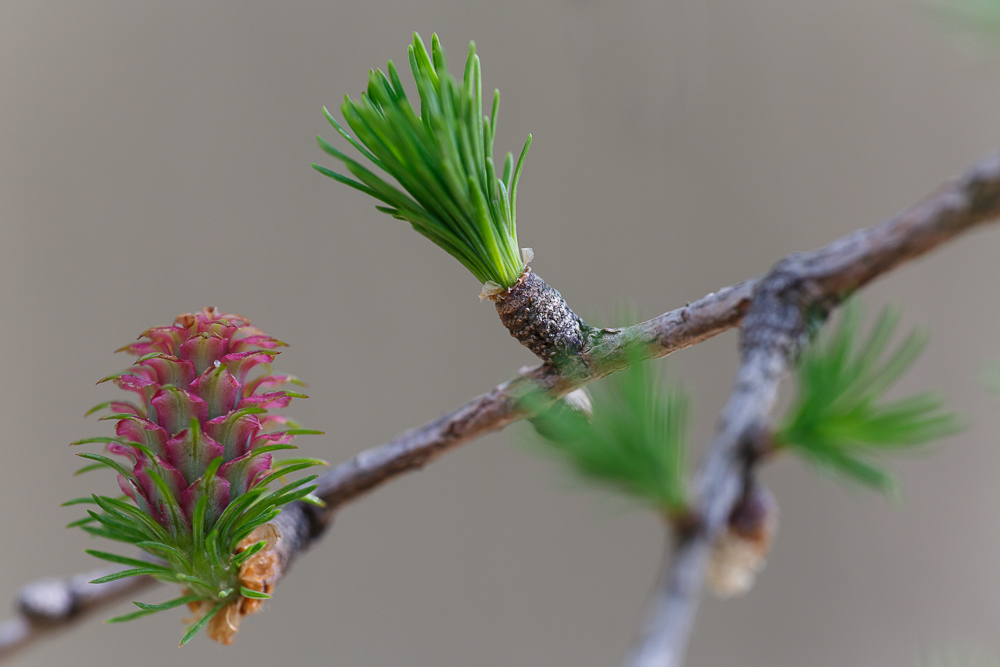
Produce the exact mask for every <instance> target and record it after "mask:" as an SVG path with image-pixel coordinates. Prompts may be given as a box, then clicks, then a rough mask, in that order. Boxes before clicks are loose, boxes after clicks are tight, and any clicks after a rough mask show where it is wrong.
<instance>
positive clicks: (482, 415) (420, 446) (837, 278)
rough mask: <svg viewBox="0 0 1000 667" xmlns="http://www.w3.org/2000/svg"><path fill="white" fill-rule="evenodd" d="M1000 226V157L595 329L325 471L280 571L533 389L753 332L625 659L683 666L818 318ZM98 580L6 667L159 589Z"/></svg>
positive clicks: (57, 596)
mask: <svg viewBox="0 0 1000 667" xmlns="http://www.w3.org/2000/svg"><path fill="white" fill-rule="evenodd" d="M998 216H1000V154H993V155H990V156H989V157H987V158H985V159H983V160H982V161H980V162H979V163H977V164H976V165H974V166H973V167H972V168H971V169H970V170H969V171H968V172H967V173H966V174H965V175H964V176H962V177H960V178H958V179H955V180H953V181H951V182H949V183H946V184H945V185H943V186H942V187H941V188H939V189H938V191H936V192H935V193H934V194H932V195H931V196H929V197H928V198H927V199H925V200H924V201H923V202H921V203H920V204H918V205H916V206H914V207H913V208H911V209H908V210H906V211H904V212H903V213H900V214H898V215H896V216H894V217H893V218H890V219H889V220H886V221H884V222H882V223H881V224H879V225H876V226H875V227H872V228H870V229H865V230H860V231H858V232H855V233H853V234H851V235H849V236H847V237H844V238H842V239H839V240H837V241H834V242H833V243H831V244H830V245H828V246H826V247H825V248H822V249H820V250H816V251H813V252H810V253H801V254H795V255H792V256H790V257H788V258H786V259H785V260H782V261H781V262H779V263H778V264H777V265H776V266H775V267H774V269H772V270H771V271H770V272H769V273H768V274H766V275H765V276H763V277H761V278H756V279H751V280H748V281H746V282H743V283H740V284H738V285H734V286H732V287H728V288H725V289H723V290H720V291H719V292H718V293H713V294H709V295H707V296H705V297H703V298H701V299H699V300H698V301H695V302H693V303H690V304H688V305H686V306H684V307H683V308H678V309H676V310H672V311H669V312H666V313H664V314H663V315H660V316H659V317H656V318H654V319H652V320H649V321H648V322H643V323H641V324H638V325H635V326H633V327H628V328H624V329H603V330H592V331H591V332H590V336H589V338H588V341H587V344H586V345H585V346H584V347H583V349H582V350H581V351H580V352H579V367H580V368H582V369H583V370H582V371H580V372H563V371H560V370H559V368H557V367H556V366H554V365H553V364H543V365H542V366H539V367H536V368H532V369H528V370H525V371H524V372H522V373H521V374H519V375H518V376H517V377H515V378H514V379H512V380H510V381H508V382H505V383H503V384H501V385H499V386H497V387H496V388H494V389H493V390H492V391H490V392H488V393H486V394H483V395H482V396H479V397H477V398H474V399H473V400H471V401H470V402H468V403H466V404H465V405H463V406H462V407H460V408H458V409H457V410H455V411H453V412H451V413H448V414H446V415H444V416H442V417H440V418H438V419H435V420H433V421H430V422H428V423H427V424H424V425H423V426H420V427H417V428H415V429H412V430H410V431H407V432H405V433H402V434H401V435H399V436H397V437H396V438H395V439H394V440H392V441H391V442H389V443H386V444H384V445H381V446H379V447H374V448H372V449H368V450H365V451H363V452H361V453H360V454H358V455H357V456H355V457H354V458H353V459H351V460H349V461H347V462H345V463H342V464H340V465H338V466H337V467H335V468H334V469H333V470H331V471H330V472H328V473H326V474H325V475H323V476H322V477H321V478H320V479H319V485H320V486H319V489H318V490H317V494H318V495H319V496H320V497H321V498H323V499H324V500H325V501H326V503H327V506H326V508H325V509H323V510H319V509H317V508H315V507H313V506H310V505H302V504H296V505H293V506H291V507H289V508H286V510H284V511H283V512H282V514H281V515H280V516H279V517H278V519H277V521H278V522H279V523H280V524H281V533H282V536H283V542H282V544H281V545H280V547H279V548H280V549H282V554H283V556H282V558H283V566H284V567H283V571H284V570H286V569H287V568H288V567H290V565H291V564H292V562H293V561H294V560H295V558H296V557H297V556H298V555H299V554H301V553H302V552H303V551H304V550H305V549H306V548H308V547H309V546H310V545H311V544H312V543H313V542H315V541H316V540H317V539H318V538H320V537H321V536H322V535H323V534H324V532H325V530H326V528H327V527H328V526H329V525H330V522H331V520H332V518H333V516H334V514H335V513H336V511H337V510H339V509H340V508H341V507H342V506H343V505H345V504H347V503H349V502H351V501H353V500H356V499H357V498H359V497H361V496H362V495H364V494H365V493H367V492H368V491H371V490H373V489H375V488H377V487H378V486H380V485H382V484H384V483H385V482H387V481H389V480H392V479H394V478H395V477H397V476H398V475H400V474H403V473H405V472H409V471H411V470H416V469H419V468H421V467H423V466H424V465H426V464H427V463H429V462H431V461H433V460H434V459H435V458H436V457H438V456H440V455H441V454H443V453H445V452H447V451H449V450H450V449H453V448H454V447H457V446H459V445H461V444H463V443H465V442H469V441H470V440H473V439H475V438H477V437H479V436H482V435H485V434H486V433H489V432H492V431H496V430H499V429H501V428H503V427H504V426H506V425H507V424H510V423H512V422H514V421H517V420H519V419H522V418H525V417H528V416H530V415H529V414H528V413H527V411H526V410H525V409H524V408H523V406H521V405H520V404H519V402H518V398H519V397H520V396H523V394H524V393H525V392H526V391H530V390H532V389H534V388H537V387H539V386H540V387H542V388H544V389H546V390H547V391H548V392H549V396H550V398H552V400H556V399H558V398H559V397H561V396H564V395H565V394H567V393H568V392H570V391H572V390H574V389H576V388H578V387H581V386H583V385H585V384H587V383H589V382H591V381H593V380H596V379H598V378H601V377H604V376H605V375H608V374H610V373H613V372H615V371H618V370H621V369H623V368H625V367H626V366H627V365H628V364H629V363H630V362H631V361H634V360H636V359H639V358H652V357H663V356H666V355H668V354H671V353H672V352H675V351H677V350H680V349H683V348H685V347H689V346H691V345H695V344H697V343H700V342H702V341H704V340H706V339H708V338H710V337H712V336H715V335H717V334H719V333H722V332H723V331H726V330H728V329H730V328H732V327H734V326H737V325H739V324H740V323H741V322H742V325H741V335H740V352H741V365H740V368H739V370H738V371H737V374H736V379H735V381H734V385H733V390H732V393H731V394H730V397H729V400H728V401H727V403H726V406H725V408H724V409H723V411H722V414H721V416H720V419H719V424H718V428H717V430H716V432H715V435H714V437H713V439H712V443H711V445H710V447H709V451H708V455H707V456H706V459H705V461H704V463H703V465H702V467H701V469H700V471H699V473H698V476H697V479H696V482H695V489H696V492H697V493H696V495H697V497H696V501H695V505H696V508H697V513H696V514H697V521H696V522H695V523H694V524H692V525H691V526H690V527H688V529H686V530H685V531H684V532H683V533H682V534H681V535H680V536H679V539H678V540H677V543H676V546H675V547H674V549H673V550H672V551H671V552H670V558H669V562H668V564H667V565H666V566H665V568H664V571H663V574H662V576H661V578H660V581H659V583H658V584H657V587H656V590H655V592H654V595H653V600H652V604H651V605H650V612H649V614H648V616H647V618H646V621H645V622H644V624H643V628H642V631H641V635H640V638H639V641H638V642H637V644H636V647H635V650H634V651H633V652H632V654H631V655H630V656H629V658H628V659H627V660H626V664H627V665H629V666H630V667H640V666H641V667H654V666H655V667H677V666H679V665H681V664H682V663H683V656H684V653H685V650H686V647H687V641H688V638H689V635H690V631H691V628H692V627H693V622H694V616H695V611H696V609H697V604H698V599H699V597H700V593H701V588H702V581H703V577H704V568H705V561H706V559H707V557H708V554H709V553H710V551H711V546H712V544H713V541H714V539H715V538H716V536H717V535H718V534H719V532H720V531H721V530H722V529H723V528H724V527H725V524H726V521H727V518H728V516H729V513H730V512H731V510H732V507H733V504H734V502H735V501H736V500H737V499H738V497H739V496H740V492H741V488H742V487H741V479H742V475H741V473H742V471H741V468H740V464H739V454H740V449H741V446H742V444H743V443H745V442H746V441H747V439H753V438H756V437H757V434H759V433H760V432H761V431H762V430H766V429H767V427H768V426H769V421H770V414H771V410H772V409H773V407H774V403H775V400H776V397H777V391H778V384H779V382H780V380H781V378H782V377H783V376H784V375H785V374H786V372H787V371H788V369H789V367H790V364H791V363H792V360H793V358H794V357H795V355H796V354H797V353H798V350H799V348H800V346H801V344H802V341H803V337H804V333H805V321H806V318H807V316H808V317H811V316H813V315H814V314H819V315H821V316H822V315H823V314H824V313H826V312H828V311H829V310H830V309H831V308H833V307H835V306H836V305H837V304H838V303H840V302H841V301H842V300H843V299H844V298H846V297H847V296H848V295H850V294H851V293H852V292H854V291H855V290H857V289H858V288H860V287H862V286H863V285H864V284H866V283H867V282H868V281H870V280H872V279H873V278H875V277H877V276H878V275H880V274H882V273H884V272H886V271H889V270H891V269H892V268H894V267H895V266H897V265H898V264H900V263H902V262H904V261H906V260H909V259H913V258H915V257H918V256H920V255H922V254H923V253H925V252H927V251H929V250H931V249H933V248H934V247H936V246H938V245H940V244H942V243H944V242H946V241H948V240H950V239H952V238H954V237H955V236H956V235H958V234H960V233H962V232H964V231H966V230H968V229H970V228H972V227H974V226H976V225H978V224H981V223H984V222H987V221H990V220H993V219H995V218H997V217H998ZM553 291H554V290H553ZM560 298H561V297H560ZM570 312H572V311H570ZM103 573H106V572H103ZM100 574H101V573H99V574H94V573H91V574H88V575H83V576H81V577H72V578H68V579H59V580H44V581H43V582H36V583H34V584H29V585H28V586H26V587H25V588H24V589H23V591H22V593H21V596H20V605H19V612H20V613H19V616H18V617H17V618H15V619H13V620H11V621H8V622H7V623H5V624H2V625H0V658H4V657H7V656H9V655H10V654H11V653H12V652H13V651H14V650H16V649H18V648H21V647H23V646H25V645H27V644H29V643H30V642H32V641H33V640H35V639H37V638H39V637H43V636H45V634H46V633H47V632H49V631H51V630H54V629H57V628H61V627H66V626H69V625H71V624H72V623H73V622H74V621H75V620H77V619H79V618H81V617H83V616H84V615H86V614H87V613H88V612H90V611H92V610H95V609H99V608H101V607H103V606H107V605H108V604H111V603H112V602H115V601H117V600H119V599H121V598H122V597H124V596H126V595H131V594H133V593H135V592H136V591H138V590H141V589H142V588H143V587H145V586H148V585H149V584H150V583H152V581H151V580H150V579H149V578H148V577H143V578H136V579H124V580H120V581H119V582H113V583H110V584H101V585H91V584H86V583H85V582H86V581H89V580H90V579H91V578H93V577H95V576H100Z"/></svg>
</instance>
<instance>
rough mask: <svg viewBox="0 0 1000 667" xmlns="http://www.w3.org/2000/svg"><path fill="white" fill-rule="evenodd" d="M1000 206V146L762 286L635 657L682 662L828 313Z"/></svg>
mask: <svg viewBox="0 0 1000 667" xmlns="http://www.w3.org/2000/svg"><path fill="white" fill-rule="evenodd" d="M997 216H1000V154H997V153H994V154H992V155H990V156H988V157H987V158H985V159H983V160H981V161H980V162H979V163H977V164H976V165H975V166H973V167H972V168H971V169H970V170H969V171H968V172H966V173H965V174H964V175H963V176H961V177H960V178H957V179H955V180H953V181H951V182H949V183H946V184H945V185H943V186H942V187H941V188H939V189H938V190H937V191H936V192H935V193H933V194H932V195H930V196H929V197H927V198H926V199H925V200H924V201H923V202H921V203H919V204H917V205H916V206H914V207H913V208H911V209H908V210H906V211H904V212H902V213H900V214H898V215H896V216H894V217H892V218H890V219H889V220H886V221H884V222H882V223H880V224H878V225H876V226H875V227H872V228H870V229H863V230H859V231H857V232H855V233H853V234H851V235H849V236H847V237H845V238H843V239H840V240H838V241H835V242H833V243H831V244H830V245H828V246H826V247H825V248H821V249H820V250H815V251H813V252H808V253H801V254H794V255H791V256H789V257H787V258H785V259H784V260H782V261H781V262H779V263H778V264H776V265H775V266H774V268H773V269H771V271H770V272H769V273H768V274H767V275H765V276H764V277H763V279H761V281H760V282H759V283H758V284H757V285H756V286H755V288H754V292H753V298H752V300H751V303H750V307H749V309H748V310H747V313H746V315H745V316H744V318H743V321H742V323H741V325H740V355H741V364H740V368H739V370H738V371H737V373H736V379H735V381H734V383H733V390H732V393H731V394H730V396H729V399H728V401H727V402H726V405H725V407H724V408H723V410H722V413H721V415H720V417H719V420H718V426H717V428H716V432H715V435H714V436H713V438H712V442H711V445H710V446H709V450H708V454H707V456H706V459H705V463H704V466H703V468H702V471H701V473H700V475H699V478H698V481H697V483H696V488H697V492H698V501H697V502H698V508H699V515H700V517H701V521H700V523H699V525H698V526H697V528H696V529H695V530H692V531H690V532H687V533H685V534H684V535H683V536H682V537H681V539H680V540H679V541H678V544H677V547H676V548H675V550H674V553H673V557H672V559H671V561H670V564H669V566H668V567H667V569H666V572H665V574H664V576H663V577H662V579H661V582H660V584H659V586H658V588H657V591H656V593H655V597H654V601H653V604H652V605H651V611H650V613H649V617H648V619H647V621H646V623H645V625H644V630H643V632H642V635H641V636H640V639H639V642H638V644H637V646H636V648H635V650H634V652H633V653H632V655H631V656H629V658H628V659H627V660H626V662H625V664H626V665H627V667H679V666H680V665H681V664H683V658H684V654H685V650H686V647H687V642H688V639H689V637H690V632H691V627H692V624H693V621H694V615H695V612H696V610H697V606H698V599H699V597H700V593H701V582H702V580H703V577H704V572H705V564H706V560H707V557H708V554H709V553H710V551H711V547H712V544H713V542H714V540H715V539H716V538H717V537H718V536H719V534H720V533H721V531H723V530H724V529H725V527H726V522H727V519H728V517H729V513H730V512H731V511H732V507H733V503H734V502H735V500H736V499H737V498H738V496H739V493H740V491H741V480H742V470H741V466H740V453H741V448H742V446H743V445H744V444H745V443H748V442H753V441H754V439H756V438H757V436H758V434H759V433H760V432H762V431H765V430H767V429H768V428H769V426H770V418H771V412H772V410H773V409H774V405H775V403H776V401H777V397H778V385H779V382H780V381H781V379H782V378H783V377H784V376H785V375H786V373H787V372H788V370H789V369H790V367H791V365H792V364H793V362H794V359H795V357H796V356H797V354H798V352H799V351H800V349H801V346H802V344H803V343H804V342H805V339H806V325H807V319H808V318H809V317H811V316H815V315H819V316H822V317H825V315H826V314H827V313H828V312H829V311H830V309H832V308H833V307H835V306H836V305H838V304H839V303H841V302H842V301H843V300H844V299H845V298H847V297H848V296H850V295H851V294H852V293H853V292H855V291H856V290H858V289H859V288H861V287H863V286H864V285H865V284H867V283H868V282H869V281H871V280H872V279H873V278H875V277H877V276H879V275H880V274H882V273H884V272H886V271H889V270H890V269H892V268H894V267H896V266H898V265H899V264H901V263H902V262H905V261H907V260H910V259H914V258H916V257H919V256H920V255H922V254H924V253H926V252H927V251H929V250H931V249H933V248H935V247H937V246H938V245H940V244H942V243H944V242H946V241H948V240H950V239H952V238H954V237H955V236H956V235H958V234H960V233H962V232H964V231H966V230H968V229H970V228H972V227H975V226H977V225H979V224H981V223H984V222H987V221H990V220H993V219H995V218H996V217H997Z"/></svg>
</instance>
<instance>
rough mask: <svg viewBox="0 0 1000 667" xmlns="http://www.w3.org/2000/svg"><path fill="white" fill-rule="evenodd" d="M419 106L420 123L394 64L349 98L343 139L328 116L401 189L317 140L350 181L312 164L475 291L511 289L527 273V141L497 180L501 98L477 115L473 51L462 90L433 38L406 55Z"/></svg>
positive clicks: (478, 82)
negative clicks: (521, 229)
mask: <svg viewBox="0 0 1000 667" xmlns="http://www.w3.org/2000/svg"><path fill="white" fill-rule="evenodd" d="M408 52H409V61H410V69H411V71H412V72H413V79H414V81H415V82H416V86H417V93H418V95H419V99H420V113H419V115H418V114H417V113H416V112H415V111H414V110H413V107H411V106H410V101H409V99H408V98H407V96H406V92H405V91H404V90H403V84H402V82H401V81H400V80H399V75H398V74H397V72H396V68H395V66H394V65H393V64H392V61H390V62H389V64H388V67H387V70H388V76H386V74H384V73H383V72H382V70H373V71H371V72H369V76H368V90H367V92H364V93H361V97H360V100H359V101H355V100H352V99H351V98H350V97H346V98H345V100H344V103H343V105H341V110H342V112H343V114H344V118H345V119H346V121H347V125H348V126H349V127H350V129H351V130H353V131H354V136H352V135H351V134H350V133H348V132H347V131H346V130H345V129H344V128H343V127H342V126H341V125H340V123H338V122H337V120H336V119H335V118H334V117H333V116H332V115H331V114H330V112H329V111H327V110H326V109H325V108H324V109H323V112H324V113H325V114H326V117H327V119H328V120H329V121H330V123H331V124H332V125H333V126H334V128H336V130H337V132H338V133H339V134H340V135H341V136H342V137H343V138H344V140H346V141H347V142H348V143H349V144H351V145H352V146H353V147H354V148H355V149H357V150H358V152H360V153H361V154H362V155H363V156H364V157H365V158H366V159H367V160H368V161H370V162H371V163H372V164H373V165H374V166H375V167H376V168H377V169H378V170H381V171H382V172H385V173H386V174H388V175H389V176H391V177H392V178H393V179H395V181H396V182H397V183H398V184H399V185H400V186H402V188H403V190H405V192H403V191H402V190H400V189H399V188H397V187H395V186H394V185H392V184H390V183H388V182H387V181H385V180H384V179H383V178H382V177H380V176H379V175H377V174H376V173H375V172H374V171H371V170H370V169H368V168H367V167H366V166H364V165H363V164H362V163H361V162H359V161H357V160H355V159H353V158H351V157H349V156H347V155H345V154H344V153H342V152H341V151H340V150H338V149H337V148H335V147H334V146H333V145H332V144H330V143H329V142H327V141H326V140H325V139H323V138H322V137H318V140H319V145H320V148H322V149H323V150H324V151H326V152H327V153H329V154H330V155H332V156H333V157H335V158H337V159H338V160H340V161H341V162H343V163H344V165H345V166H346V167H347V170H348V171H349V172H350V173H351V174H352V175H353V176H354V178H351V177H349V176H345V175H343V174H340V173H338V172H335V171H332V170H330V169H328V168H326V167H323V166H321V165H318V164H314V165H313V167H314V168H315V169H316V171H318V172H320V173H321V174H323V175H325V176H329V177H330V178H332V179H334V180H336V181H339V182H341V183H344V184H345V185H348V186H350V187H353V188H355V189H357V190H360V191H361V192H364V193H367V194H369V195H371V196H372V197H374V198H375V199H378V200H379V201H381V202H383V203H384V204H386V205H385V206H377V207H376V208H378V210H380V211H382V212H384V213H388V214H389V215H391V216H393V217H394V218H397V219H399V220H405V221H407V222H409V223H410V224H411V225H412V226H413V228H414V229H415V230H417V231H418V232H420V233H421V234H423V235H424V236H426V237H427V238H429V239H430V240H431V241H433V242H434V243H436V244H437V245H439V246H440V247H441V248H443V249H444V250H445V251H446V252H448V254H450V255H452V256H453V257H454V258H455V259H457V260H458V261H459V262H461V263H462V264H463V265H464V266H465V267H466V268H467V269H469V271H471V272H472V274H473V275H475V276H476V278H478V279H479V281H480V282H482V283H489V282H494V283H496V284H497V285H498V286H500V287H501V288H508V287H511V286H512V285H514V284H515V283H516V282H517V280H518V278H519V277H520V276H521V273H522V271H523V270H524V261H523V260H522V253H521V251H520V249H519V248H518V245H517V230H516V226H515V221H516V213H515V210H516V204H517V182H518V179H519V178H520V174H521V168H522V166H523V165H524V158H525V155H527V152H528V147H529V146H530V145H531V135H528V140H527V141H526V142H525V144H524V149H523V150H522V151H521V156H520V158H519V159H518V160H517V163H516V165H515V163H514V157H513V155H512V154H510V153H508V154H507V156H506V159H505V160H504V164H503V171H502V173H498V172H497V171H496V166H495V164H494V161H493V139H494V137H495V136H496V125H497V112H498V110H499V104H500V93H499V91H494V93H493V107H492V113H491V115H490V116H484V115H483V104H482V79H481V73H480V64H479V56H477V55H476V48H475V44H474V43H471V44H470V45H469V56H468V59H467V60H466V63H465V75H464V78H463V80H462V82H461V83H459V82H458V81H457V80H456V79H455V78H454V77H452V75H451V74H449V73H448V70H447V67H446V65H445V56H444V50H443V49H442V48H441V43H440V42H439V41H438V37H437V35H434V36H433V39H432V40H431V53H430V54H428V53H427V49H426V48H425V47H424V43H423V41H422V40H421V39H420V35H417V34H416V33H414V36H413V44H412V45H411V46H410V47H409V49H408Z"/></svg>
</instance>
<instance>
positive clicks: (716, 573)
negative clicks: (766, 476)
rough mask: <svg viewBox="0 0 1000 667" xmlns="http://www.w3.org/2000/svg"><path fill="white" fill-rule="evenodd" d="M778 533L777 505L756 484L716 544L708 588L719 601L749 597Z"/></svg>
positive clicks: (744, 496)
mask: <svg viewBox="0 0 1000 667" xmlns="http://www.w3.org/2000/svg"><path fill="white" fill-rule="evenodd" d="M777 532H778V504H777V502H776V501H775V499H774V496H773V495H771V492H770V491H768V490H767V489H766V488H764V487H763V486H760V485H759V484H756V483H754V484H753V485H752V486H751V487H750V489H749V490H748V491H747V493H745V494H744V495H743V497H742V498H741V499H740V501H739V502H738V503H737V505H736V507H734V508H733V511H732V513H731V514H730V515H729V524H728V526H727V527H726V530H725V531H724V532H723V533H722V535H720V536H719V538H718V539H717V540H716V542H715V545H714V547H713V549H712V557H711V560H710V561H709V564H708V586H709V588H710V589H711V591H712V592H713V593H714V594H715V595H716V596H718V597H721V598H728V597H736V596H739V595H744V594H746V593H747V592H748V591H749V590H750V589H751V588H753V585H754V581H755V580H756V578H757V575H758V574H759V573H760V572H761V571H762V570H763V569H764V566H765V565H766V564H767V555H768V553H770V551H771V542H772V540H773V539H774V535H775V533H777Z"/></svg>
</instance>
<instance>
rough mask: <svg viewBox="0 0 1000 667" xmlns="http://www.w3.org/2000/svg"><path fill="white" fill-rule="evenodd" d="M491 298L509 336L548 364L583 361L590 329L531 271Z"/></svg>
mask: <svg viewBox="0 0 1000 667" xmlns="http://www.w3.org/2000/svg"><path fill="white" fill-rule="evenodd" d="M490 298H492V299H493V301H494V303H495V305H496V309H497V314H498V315H499V316H500V321H501V322H503V324H504V326H505V327H507V330H508V331H510V335H511V336H513V337H514V338H516V339H517V340H518V341H519V342H520V343H521V344H522V345H524V346H525V347H527V348H528V349H529V350H531V351H532V352H534V353H535V354H536V355H538V357H539V358H541V359H542V360H543V361H545V362H546V363H548V364H552V365H554V366H561V365H564V364H565V363H566V362H567V361H568V360H570V359H574V358H579V357H580V355H581V353H582V352H583V348H584V343H585V342H586V331H587V329H589V327H588V326H587V324H586V322H584V321H583V320H582V319H580V317H579V316H578V315H577V314H576V313H574V312H573V311H572V309H570V307H569V305H568V304H567V303H566V300H565V299H563V298H562V295H561V294H559V291H558V290H556V289H555V288H554V287H551V286H550V285H548V284H547V283H546V282H545V281H544V280H542V279H541V278H539V277H538V274H536V273H532V272H531V269H530V268H525V270H524V273H522V274H521V277H520V279H519V280H518V281H517V282H516V283H515V284H514V285H513V286H512V287H511V288H510V289H508V290H507V291H506V292H502V293H500V294H497V295H494V296H492V297H490Z"/></svg>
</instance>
